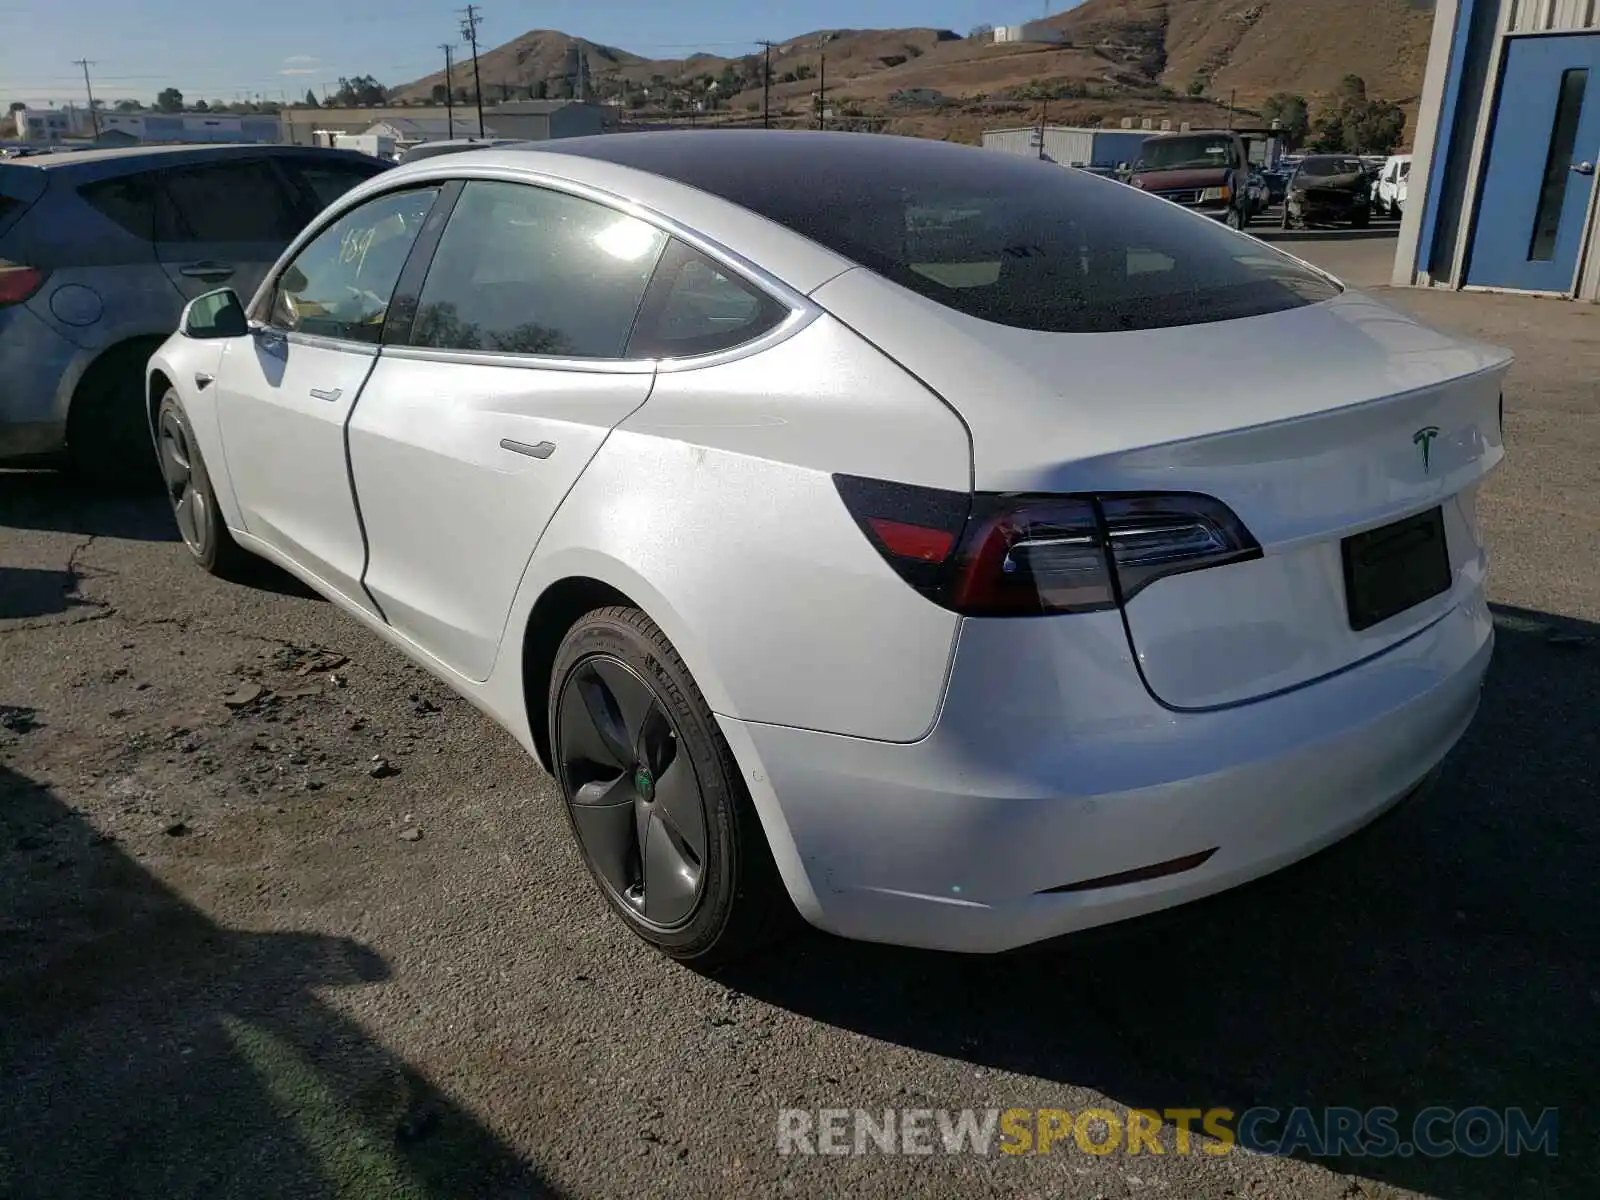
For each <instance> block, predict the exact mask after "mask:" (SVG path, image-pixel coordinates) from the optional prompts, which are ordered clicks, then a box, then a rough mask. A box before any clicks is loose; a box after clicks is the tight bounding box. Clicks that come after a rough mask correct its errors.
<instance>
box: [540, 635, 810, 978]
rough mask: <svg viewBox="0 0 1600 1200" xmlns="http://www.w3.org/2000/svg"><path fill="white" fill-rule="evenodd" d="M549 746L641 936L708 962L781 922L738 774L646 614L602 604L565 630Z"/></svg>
mask: <svg viewBox="0 0 1600 1200" xmlns="http://www.w3.org/2000/svg"><path fill="white" fill-rule="evenodd" d="M550 746H551V751H552V755H551V757H552V759H553V765H554V767H555V770H556V779H557V781H558V782H559V783H560V786H561V793H562V796H563V798H564V799H565V801H566V808H567V817H568V820H569V822H570V823H571V826H572V832H573V835H574V837H575V838H576V839H577V842H578V848H579V850H580V852H581V853H582V855H583V859H584V862H585V864H586V865H587V866H588V868H589V872H590V874H591V875H592V876H593V877H594V881H595V883H596V884H597V885H598V886H599V889H600V893H601V895H602V896H604V897H605V900H606V902H607V903H608V904H609V905H610V906H611V908H612V909H613V910H614V911H615V912H616V913H617V914H618V916H620V917H621V918H622V920H623V923H624V924H626V925H627V926H628V928H630V929H631V930H632V931H633V932H634V933H635V934H637V935H638V936H639V937H641V938H643V939H644V940H645V941H647V942H649V943H650V944H651V945H652V946H654V947H656V948H657V949H658V950H661V951H662V952H663V953H665V954H667V955H669V956H671V957H672V958H675V959H678V960H680V961H683V962H687V963H691V964H693V965H694V966H696V967H701V968H711V967H715V966H718V965H721V964H722V963H724V962H727V961H729V960H731V959H734V958H737V957H740V956H742V955H744V954H746V953H748V952H750V951H751V950H753V949H756V948H757V947H758V946H760V945H761V944H762V943H764V942H766V941H769V940H771V939H772V938H773V936H775V935H776V934H777V933H779V932H781V931H782V930H783V929H784V928H785V927H786V925H787V924H788V919H789V917H790V916H791V915H792V913H793V909H792V908H791V907H790V905H789V901H788V897H787V895H786V894H785V893H784V891H783V888H782V884H781V882H780V881H779V878H778V873H777V868H776V866H775V865H774V864H773V861H772V855H771V852H770V851H769V850H768V848H767V841H766V837H765V835H764V834H763V832H762V829H761V824H760V821H759V820H758V818H757V817H756V813H755V807H754V805H753V804H752V803H751V800H750V796H749V793H748V792H747V791H746V790H745V786H744V780H743V777H742V776H741V774H740V771H739V766H738V764H737V763H736V762H735V761H734V758H733V754H732V752H731V751H730V750H729V749H728V745H727V743H726V742H725V741H724V740H723V737H722V733H721V731H720V730H719V729H718V728H717V725H716V721H715V719H714V718H713V717H712V715H711V710H710V708H709V707H708V706H707V704H706V702H705V698H704V697H703V696H701V694H700V689H699V688H698V687H696V686H695V682H694V679H693V678H692V677H691V676H690V674H689V671H688V668H687V667H685V666H684V664H683V660H682V659H681V658H679V657H678V652H677V650H675V649H674V648H673V646H672V643H671V642H669V641H668V640H667V638H666V635H665V634H663V633H662V632H661V630H660V629H658V628H657V627H656V625H655V624H654V622H652V621H651V620H650V618H649V617H647V616H645V614H644V613H643V612H641V611H639V610H638V609H636V608H627V607H613V608H603V609H599V610H597V611H595V612H592V613H589V614H588V615H586V616H584V617H583V618H581V619H580V620H579V621H578V622H577V624H575V625H574V626H573V627H572V629H571V630H569V631H568V633H567V636H566V637H565V638H564V639H563V640H562V643H561V647H560V649H559V650H558V651H557V652H556V660H555V664H554V670H553V671H552V672H551V686H550Z"/></svg>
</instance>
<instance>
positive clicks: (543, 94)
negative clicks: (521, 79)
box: [532, 79, 550, 100]
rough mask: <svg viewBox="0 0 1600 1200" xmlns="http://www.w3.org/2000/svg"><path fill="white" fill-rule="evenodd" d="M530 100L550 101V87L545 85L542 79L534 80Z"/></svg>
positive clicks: (547, 84)
mask: <svg viewBox="0 0 1600 1200" xmlns="http://www.w3.org/2000/svg"><path fill="white" fill-rule="evenodd" d="M532 99H534V100H548V99H550V85H549V83H547V82H546V81H545V80H543V79H539V80H535V81H534V84H533V96H532Z"/></svg>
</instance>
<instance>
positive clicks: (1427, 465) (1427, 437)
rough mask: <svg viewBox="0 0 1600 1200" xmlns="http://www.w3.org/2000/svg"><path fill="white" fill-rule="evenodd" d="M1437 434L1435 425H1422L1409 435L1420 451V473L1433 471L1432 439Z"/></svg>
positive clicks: (1425, 473) (1437, 430) (1437, 428)
mask: <svg viewBox="0 0 1600 1200" xmlns="http://www.w3.org/2000/svg"><path fill="white" fill-rule="evenodd" d="M1438 436H1439V427H1438V426H1437V425H1424V426H1423V427H1422V428H1421V429H1419V430H1417V431H1416V432H1415V433H1413V434H1412V435H1411V441H1412V443H1413V444H1414V445H1415V446H1416V447H1417V449H1419V450H1421V451H1422V473H1423V474H1424V475H1427V474H1430V473H1432V471H1433V439H1434V438H1436V437H1438Z"/></svg>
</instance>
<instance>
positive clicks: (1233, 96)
mask: <svg viewBox="0 0 1600 1200" xmlns="http://www.w3.org/2000/svg"><path fill="white" fill-rule="evenodd" d="M1238 98H1239V89H1238V88H1234V89H1233V90H1232V91H1231V92H1229V93H1228V128H1229V129H1232V128H1233V102H1234V101H1235V100H1237V99H1238Z"/></svg>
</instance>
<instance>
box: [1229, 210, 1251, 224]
mask: <svg viewBox="0 0 1600 1200" xmlns="http://www.w3.org/2000/svg"><path fill="white" fill-rule="evenodd" d="M1226 219H1227V222H1228V228H1229V229H1243V228H1244V227H1245V223H1246V220H1247V218H1246V217H1245V215H1244V210H1243V209H1242V208H1230V209H1229V210H1228V216H1227V218H1226Z"/></svg>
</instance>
